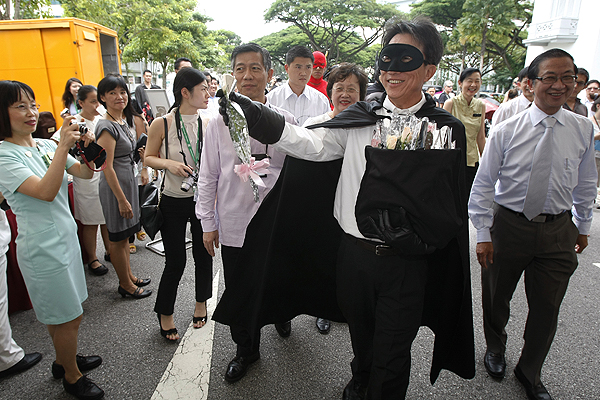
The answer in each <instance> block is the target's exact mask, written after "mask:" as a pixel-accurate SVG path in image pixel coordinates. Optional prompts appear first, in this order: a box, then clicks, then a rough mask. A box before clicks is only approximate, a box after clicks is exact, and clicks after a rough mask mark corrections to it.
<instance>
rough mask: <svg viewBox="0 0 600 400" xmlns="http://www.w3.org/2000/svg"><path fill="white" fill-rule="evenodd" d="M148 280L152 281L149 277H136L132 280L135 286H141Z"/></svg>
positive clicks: (146, 283) (148, 282) (148, 281)
mask: <svg viewBox="0 0 600 400" xmlns="http://www.w3.org/2000/svg"><path fill="white" fill-rule="evenodd" d="M150 282H152V280H151V279H150V278H148V279H142V278H137V281H135V282H133V284H134V285H136V286H137V287H142V286H146V285H149V284H150Z"/></svg>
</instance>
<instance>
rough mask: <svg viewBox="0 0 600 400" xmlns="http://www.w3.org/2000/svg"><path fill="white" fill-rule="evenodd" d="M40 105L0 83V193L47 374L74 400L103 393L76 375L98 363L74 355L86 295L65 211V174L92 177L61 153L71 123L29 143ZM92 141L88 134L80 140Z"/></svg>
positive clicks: (18, 86) (22, 89)
mask: <svg viewBox="0 0 600 400" xmlns="http://www.w3.org/2000/svg"><path fill="white" fill-rule="evenodd" d="M38 109H39V105H37V104H36V101H35V96H34V93H33V91H32V90H31V88H30V87H29V86H27V85H26V84H24V83H21V82H17V81H0V140H3V142H2V143H1V144H0V192H2V194H3V195H4V197H5V198H6V199H7V201H8V204H9V205H10V206H11V208H12V210H13V212H14V213H15V215H16V217H17V224H18V227H19V234H18V236H17V240H16V243H17V259H18V261H19V267H20V268H21V272H22V274H23V278H24V280H25V284H26V285H27V290H28V292H29V295H30V297H31V302H32V304H33V309H34V310H35V314H36V317H37V318H38V320H39V321H40V322H42V323H43V324H45V325H46V326H47V327H48V332H49V333H50V337H51V338H52V342H53V344H54V349H55V351H56V361H55V362H54V363H53V364H52V375H53V376H54V377H55V378H63V386H64V388H65V390H66V391H67V392H68V393H70V394H73V395H75V396H76V397H77V398H80V399H100V398H102V397H103V396H104V392H103V391H102V389H100V388H99V387H98V386H96V384H94V383H93V382H92V381H91V380H89V379H88V378H87V377H85V376H83V375H82V374H81V372H80V371H81V370H86V369H91V368H94V367H97V366H98V365H100V363H101V362H102V359H101V358H100V357H98V356H90V357H84V356H78V355H76V354H77V334H78V331H79V324H80V323H81V319H82V314H83V308H82V307H81V303H82V302H83V301H84V300H85V299H86V298H87V288H86V283H85V276H84V270H83V264H82V259H81V250H80V248H79V246H78V240H77V225H76V224H75V221H74V219H73V217H72V215H71V212H70V211H69V205H68V198H67V196H68V195H67V173H66V172H65V170H66V171H67V172H68V173H70V174H72V175H74V176H77V177H80V178H87V179H89V178H91V176H92V171H91V170H90V169H89V168H88V167H87V166H85V165H81V164H80V163H79V162H77V161H76V160H75V159H74V158H73V157H71V156H70V155H69V154H68V152H69V149H70V148H71V147H72V146H73V145H74V144H75V142H76V141H77V140H79V139H80V134H79V130H78V127H77V124H74V125H71V122H72V120H73V117H67V118H65V121H64V123H63V126H62V131H61V141H60V143H59V144H58V145H56V144H55V143H54V142H52V141H50V140H42V139H33V137H32V136H31V134H32V133H33V132H34V131H35V128H36V125H37V122H38V117H39V112H38ZM82 139H83V140H85V142H86V143H89V142H91V141H93V140H94V136H93V134H91V133H87V134H86V135H85V136H83V138H82Z"/></svg>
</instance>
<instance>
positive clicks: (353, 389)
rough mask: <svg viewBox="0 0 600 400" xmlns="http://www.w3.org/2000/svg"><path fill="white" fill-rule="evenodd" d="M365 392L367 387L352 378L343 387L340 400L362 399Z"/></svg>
mask: <svg viewBox="0 0 600 400" xmlns="http://www.w3.org/2000/svg"><path fill="white" fill-rule="evenodd" d="M366 394H367V387H366V386H361V384H360V383H358V381H356V380H354V378H352V379H351V380H350V382H348V384H347V385H346V387H345V388H344V394H343V395H342V400H363V399H364V398H365V396H366Z"/></svg>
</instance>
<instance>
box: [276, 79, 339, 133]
mask: <svg viewBox="0 0 600 400" xmlns="http://www.w3.org/2000/svg"><path fill="white" fill-rule="evenodd" d="M267 99H269V103H271V104H273V105H274V106H276V107H279V108H283V109H284V110H286V111H288V112H290V113H291V114H292V115H293V116H294V117H296V120H297V121H298V125H303V124H304V122H305V121H306V120H307V119H309V118H310V117H316V116H318V115H321V114H325V113H326V112H327V111H331V107H330V106H329V99H328V98H327V96H325V95H324V94H323V93H321V92H319V91H318V90H317V89H315V88H313V87H310V86H308V85H306V86H305V87H304V91H303V92H302V94H300V96H298V95H296V93H294V91H293V90H292V88H291V87H290V84H289V82H286V83H285V84H284V85H281V86H279V87H278V88H275V89H273V90H271V91H270V92H269V93H268V94H267Z"/></svg>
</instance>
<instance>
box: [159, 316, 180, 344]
mask: <svg viewBox="0 0 600 400" xmlns="http://www.w3.org/2000/svg"><path fill="white" fill-rule="evenodd" d="M156 316H157V317H158V327H159V328H160V335H161V336H162V337H164V338H165V339H167V340H168V341H169V342H176V341H177V340H178V339H169V338H168V336H171V335H177V328H171V329H169V330H166V331H165V330H164V329H163V327H162V322H161V320H160V314H159V313H156Z"/></svg>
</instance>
